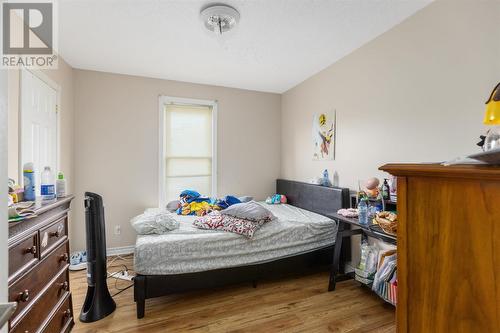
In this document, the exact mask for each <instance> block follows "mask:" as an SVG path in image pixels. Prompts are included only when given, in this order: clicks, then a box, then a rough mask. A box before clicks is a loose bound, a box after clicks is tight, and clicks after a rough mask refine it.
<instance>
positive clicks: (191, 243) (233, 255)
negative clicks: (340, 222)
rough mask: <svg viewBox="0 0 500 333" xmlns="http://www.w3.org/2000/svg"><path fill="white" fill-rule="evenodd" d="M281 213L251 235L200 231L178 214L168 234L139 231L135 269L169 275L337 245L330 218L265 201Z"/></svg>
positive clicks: (190, 220) (274, 257)
mask: <svg viewBox="0 0 500 333" xmlns="http://www.w3.org/2000/svg"><path fill="white" fill-rule="evenodd" d="M261 204H262V205H264V206H265V207H266V208H268V209H269V210H271V212H272V213H273V214H274V215H275V216H276V217H277V219H275V220H273V221H271V222H269V223H266V224H264V225H263V226H262V228H260V229H259V230H257V232H256V233H255V235H254V237H253V238H252V239H247V238H245V237H243V236H241V235H237V234H233V233H229V232H224V231H216V230H202V229H198V228H195V227H194V226H193V225H192V222H193V220H194V219H195V217H194V216H178V219H179V222H180V227H179V229H176V230H173V231H170V232H168V233H166V234H164V235H139V236H137V242H136V247H135V271H136V272H137V273H140V274H145V275H168V274H182V273H192V272H201V271H207V270H213V269H220V268H228V267H236V266H244V265H249V264H258V263H262V262H266V261H271V260H275V259H279V258H285V257H289V256H293V255H297V254H301V253H306V252H310V251H313V250H316V249H320V248H323V247H326V246H330V245H333V244H334V243H335V236H336V233H337V224H336V223H335V222H334V221H332V220H331V219H329V218H327V217H324V216H321V215H318V214H316V213H312V212H309V211H306V210H303V209H300V208H297V207H294V206H290V205H267V204H265V203H261Z"/></svg>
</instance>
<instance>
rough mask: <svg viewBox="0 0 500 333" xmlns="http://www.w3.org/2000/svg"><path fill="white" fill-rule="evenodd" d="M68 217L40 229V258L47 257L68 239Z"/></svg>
mask: <svg viewBox="0 0 500 333" xmlns="http://www.w3.org/2000/svg"><path fill="white" fill-rule="evenodd" d="M66 219H67V218H66V217H64V218H62V219H59V220H57V221H56V222H54V223H52V224H51V225H49V226H47V227H45V228H43V229H40V236H39V237H40V258H43V257H45V256H46V255H47V254H48V253H49V252H50V251H51V250H52V249H53V248H54V247H56V246H57V245H58V244H60V243H62V242H64V241H65V240H66V239H67V238H68V233H67V230H66Z"/></svg>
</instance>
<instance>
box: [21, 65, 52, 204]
mask: <svg viewBox="0 0 500 333" xmlns="http://www.w3.org/2000/svg"><path fill="white" fill-rule="evenodd" d="M21 73H22V74H21V128H20V130H21V144H20V149H21V151H20V159H21V168H23V166H24V164H25V163H28V162H32V163H33V165H34V167H35V170H34V171H35V185H36V187H35V188H36V195H37V196H39V195H40V178H41V172H42V171H43V169H44V167H46V166H50V168H51V170H52V173H53V174H54V175H55V173H56V172H57V91H56V90H55V89H54V88H52V87H51V86H49V85H48V84H47V83H45V82H44V81H42V80H41V79H39V78H38V77H36V76H35V75H33V74H32V73H30V72H29V71H27V70H22V71H21ZM20 179H22V177H20Z"/></svg>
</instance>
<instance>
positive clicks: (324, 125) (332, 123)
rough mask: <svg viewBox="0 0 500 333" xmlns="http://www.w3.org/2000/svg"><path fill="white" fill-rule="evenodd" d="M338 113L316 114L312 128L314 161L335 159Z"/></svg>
mask: <svg viewBox="0 0 500 333" xmlns="http://www.w3.org/2000/svg"><path fill="white" fill-rule="evenodd" d="M335 132H336V111H333V112H324V113H320V114H315V115H314V117H313V126H312V141H313V160H315V161H321V160H334V159H335V134H336V133H335Z"/></svg>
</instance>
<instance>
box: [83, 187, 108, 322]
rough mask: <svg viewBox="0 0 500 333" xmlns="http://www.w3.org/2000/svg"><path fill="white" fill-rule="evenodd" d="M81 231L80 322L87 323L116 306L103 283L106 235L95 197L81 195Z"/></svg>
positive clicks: (104, 315)
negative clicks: (84, 246) (82, 297)
mask: <svg viewBox="0 0 500 333" xmlns="http://www.w3.org/2000/svg"><path fill="white" fill-rule="evenodd" d="M85 227H86V230H87V283H88V285H89V286H88V289H87V296H86V297H85V302H84V303H83V307H82V312H81V313H80V321H82V322H84V323H90V322H93V321H97V320H99V319H102V318H104V317H106V316H107V315H109V314H111V313H112V312H113V311H115V308H116V304H115V301H114V300H113V299H112V298H111V295H110V294H109V290H108V285H107V283H106V278H107V270H106V232H105V224H104V206H103V204H102V197H101V196H100V195H98V194H95V193H91V192H85Z"/></svg>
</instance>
